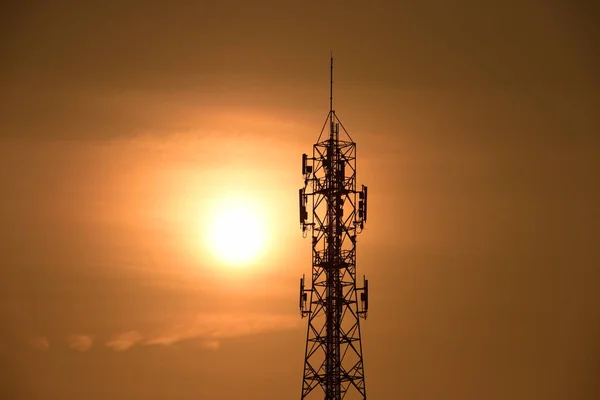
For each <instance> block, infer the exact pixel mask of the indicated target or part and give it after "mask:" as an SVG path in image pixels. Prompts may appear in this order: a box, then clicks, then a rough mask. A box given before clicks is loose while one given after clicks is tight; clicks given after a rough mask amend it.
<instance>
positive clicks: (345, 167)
mask: <svg viewBox="0 0 600 400" xmlns="http://www.w3.org/2000/svg"><path fill="white" fill-rule="evenodd" d="M329 106H330V107H329V114H328V116H327V120H326V121H325V124H324V125H323V128H322V129H321V134H320V135H319V138H318V139H317V143H316V144H314V145H313V152H312V157H309V156H308V155H307V154H303V155H302V175H303V176H304V187H303V188H301V189H300V191H299V202H300V224H301V228H302V233H303V236H305V237H306V236H307V235H308V233H309V232H310V233H311V236H312V279H311V282H312V286H311V288H310V289H307V288H305V278H304V277H302V279H301V280H300V313H301V315H302V317H307V318H308V329H307V337H306V350H305V357H304V377H303V379H302V397H301V398H302V399H309V398H319V399H323V398H324V399H325V400H341V399H344V398H346V399H366V398H367V392H366V386H365V373H364V363H363V354H362V343H361V337H360V318H361V317H362V318H366V317H367V310H368V304H369V303H368V281H367V280H366V279H364V277H363V282H364V283H363V287H360V288H358V287H356V236H357V235H358V234H359V233H360V232H361V231H362V230H363V227H364V223H365V222H366V221H367V187H366V186H364V185H363V186H362V188H361V190H357V189H356V143H354V141H353V140H352V138H351V137H350V135H349V134H348V132H347V131H346V129H345V128H344V126H343V125H342V123H341V122H340V120H339V119H338V118H337V116H336V114H335V111H334V110H333V57H332V58H331V80H330V97H329ZM327 126H328V127H329V129H328V130H329V135H325V134H324V133H325V129H326V127H327ZM340 127H341V129H342V131H341V132H340ZM309 211H310V212H311V215H310V218H309Z"/></svg>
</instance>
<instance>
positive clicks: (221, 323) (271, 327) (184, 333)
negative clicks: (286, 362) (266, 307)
mask: <svg viewBox="0 0 600 400" xmlns="http://www.w3.org/2000/svg"><path fill="white" fill-rule="evenodd" d="M297 324H298V318H296V317H295V316H290V315H271V314H216V313H215V314H200V315H196V316H195V317H193V318H191V319H190V320H189V321H186V322H185V323H182V324H179V325H177V326H174V327H173V328H171V329H169V330H166V331H165V332H163V333H162V334H159V335H155V336H152V337H149V338H148V339H147V340H146V341H145V342H144V343H145V344H148V345H172V344H175V343H177V342H180V341H183V340H192V339H195V340H201V341H202V345H203V347H206V348H209V349H212V350H217V349H218V348H219V346H220V341H221V340H222V339H227V338H235V337H241V336H249V335H256V334H259V333H264V332H274V331H282V330H287V329H292V328H294V327H296V326H297Z"/></svg>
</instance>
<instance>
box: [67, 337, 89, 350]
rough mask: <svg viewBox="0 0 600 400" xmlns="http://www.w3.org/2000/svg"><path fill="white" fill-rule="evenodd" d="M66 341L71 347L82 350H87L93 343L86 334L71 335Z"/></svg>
mask: <svg viewBox="0 0 600 400" xmlns="http://www.w3.org/2000/svg"><path fill="white" fill-rule="evenodd" d="M67 343H68V344H69V347H70V348H71V349H73V350H77V351H82V352H83V351H88V350H89V349H90V348H91V347H92V345H93V344H94V341H93V339H92V337H91V336H88V335H72V336H70V337H69V338H68V339H67Z"/></svg>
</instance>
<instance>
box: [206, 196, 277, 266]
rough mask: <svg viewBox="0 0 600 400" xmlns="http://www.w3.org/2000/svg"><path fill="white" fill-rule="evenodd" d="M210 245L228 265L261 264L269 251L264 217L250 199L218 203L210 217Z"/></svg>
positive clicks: (214, 204)
mask: <svg viewBox="0 0 600 400" xmlns="http://www.w3.org/2000/svg"><path fill="white" fill-rule="evenodd" d="M209 219H210V221H209V224H208V231H207V236H206V238H207V242H208V243H207V245H208V248H209V250H210V251H211V252H212V253H213V256H214V257H215V258H217V259H218V260H219V261H221V262H223V263H224V264H226V265H232V266H243V265H248V264H252V263H253V262H255V261H257V260H258V259H259V258H260V256H261V255H262V253H263V252H264V250H265V247H266V242H267V230H266V224H265V220H264V214H263V213H262V212H261V210H260V208H259V207H258V206H257V204H255V203H253V202H252V201H251V200H250V199H244V198H227V199H220V200H215V201H214V203H213V204H212V207H211V210H210V214H209Z"/></svg>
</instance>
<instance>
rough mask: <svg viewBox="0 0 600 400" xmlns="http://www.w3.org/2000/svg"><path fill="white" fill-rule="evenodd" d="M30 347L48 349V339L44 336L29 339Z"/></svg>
mask: <svg viewBox="0 0 600 400" xmlns="http://www.w3.org/2000/svg"><path fill="white" fill-rule="evenodd" d="M30 344H31V347H33V348H34V349H37V350H42V351H46V350H49V349H50V341H49V340H48V338H47V337H45V336H37V337H35V338H33V339H31V342H30Z"/></svg>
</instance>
